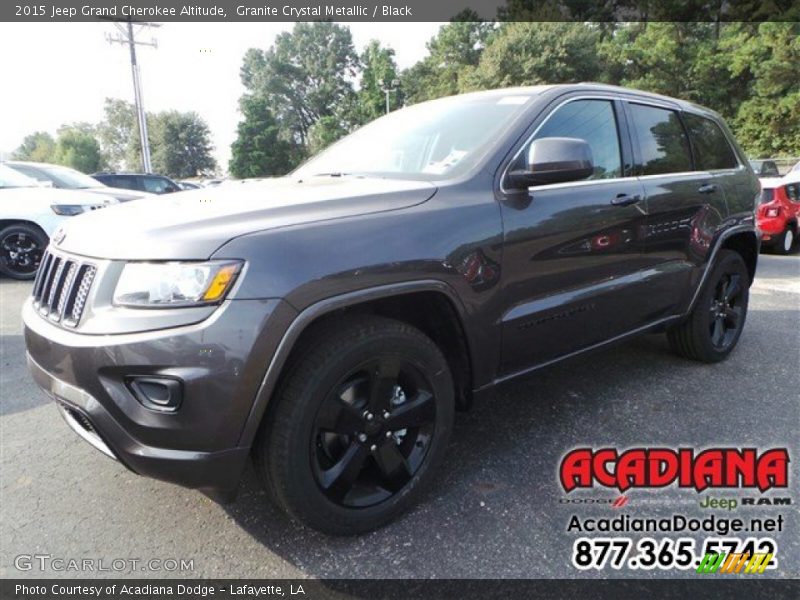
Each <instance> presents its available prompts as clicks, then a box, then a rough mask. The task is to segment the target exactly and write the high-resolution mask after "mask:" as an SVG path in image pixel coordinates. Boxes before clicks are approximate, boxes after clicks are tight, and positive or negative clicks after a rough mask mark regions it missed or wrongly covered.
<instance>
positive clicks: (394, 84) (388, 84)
mask: <svg viewBox="0 0 800 600" xmlns="http://www.w3.org/2000/svg"><path fill="white" fill-rule="evenodd" d="M378 85H379V86H381V91H382V92H383V93H384V94H386V114H387V115H388V114H389V94H391V93H392V92H396V91H397V90H398V89H399V88H400V80H399V79H392V80H391V81H387V80H385V79H378Z"/></svg>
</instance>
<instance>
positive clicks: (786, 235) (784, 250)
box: [773, 225, 795, 254]
mask: <svg viewBox="0 0 800 600" xmlns="http://www.w3.org/2000/svg"><path fill="white" fill-rule="evenodd" d="M794 242H795V235H794V228H793V227H792V226H791V225H787V226H786V231H784V232H783V233H782V234H781V235H780V236H778V237H777V238H775V242H774V244H773V248H774V249H775V252H777V253H778V254H789V253H790V252H791V251H792V248H794Z"/></svg>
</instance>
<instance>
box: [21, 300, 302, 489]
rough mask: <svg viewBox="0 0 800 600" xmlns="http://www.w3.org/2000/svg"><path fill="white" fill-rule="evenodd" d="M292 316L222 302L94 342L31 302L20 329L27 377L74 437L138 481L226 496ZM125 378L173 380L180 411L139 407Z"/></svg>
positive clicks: (273, 306) (281, 309)
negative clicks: (169, 325)
mask: <svg viewBox="0 0 800 600" xmlns="http://www.w3.org/2000/svg"><path fill="white" fill-rule="evenodd" d="M293 314H294V311H293V309H290V308H289V307H288V305H286V304H285V303H284V302H282V301H280V300H252V301H250V300H243V301H229V302H228V303H226V304H225V305H223V306H221V307H220V308H219V310H218V311H217V313H215V315H214V317H212V318H210V319H207V320H206V321H204V322H202V323H198V324H196V325H191V326H187V327H181V328H174V329H167V330H161V331H153V332H144V333H137V334H125V335H106V336H92V335H85V334H80V333H76V332H74V331H67V330H65V329H62V328H60V327H58V326H56V325H54V324H52V323H49V322H48V321H46V320H45V319H43V318H42V317H41V316H39V315H38V314H37V313H36V311H35V310H34V309H33V307H32V306H31V303H30V301H28V302H26V304H25V307H24V309H23V321H24V323H25V342H26V346H27V349H28V366H29V369H30V371H31V374H32V375H33V378H34V380H35V381H36V383H37V384H38V385H39V386H40V387H41V388H42V389H43V390H44V391H45V392H46V393H47V394H48V395H49V396H50V397H51V398H53V399H54V400H55V401H56V404H57V406H58V407H59V411H60V412H61V414H62V416H63V417H64V419H65V420H66V422H67V424H68V425H69V426H70V427H71V428H72V429H73V430H74V431H75V432H76V433H77V434H78V435H80V436H81V437H82V438H83V439H84V440H86V441H87V442H89V443H90V444H91V445H92V446H94V447H95V448H97V449H98V450H100V451H101V452H103V453H104V454H106V455H108V456H111V457H113V458H116V459H117V460H119V461H120V462H121V463H123V464H124V465H125V466H127V467H128V468H129V469H131V470H132V471H134V472H136V473H138V474H140V475H145V476H148V477H153V478H156V479H161V480H164V481H169V482H172V483H177V484H179V485H183V486H186V487H190V488H197V489H200V490H202V491H204V492H205V493H207V494H209V495H211V496H214V497H217V498H227V497H229V496H230V494H231V493H232V492H233V491H234V490H235V489H236V487H237V485H238V482H239V479H240V477H241V474H242V472H243V470H244V466H245V464H246V459H247V456H248V452H249V447H248V446H247V445H245V444H240V441H241V439H242V431H243V430H244V428H245V426H246V425H247V423H248V418H250V413H251V408H252V404H253V401H254V398H255V397H256V395H257V392H258V389H259V386H260V385H261V382H262V380H263V377H264V373H265V371H266V368H267V365H268V364H269V359H270V358H271V356H272V354H273V353H274V351H275V347H276V346H277V343H278V342H279V341H280V333H282V331H283V328H284V326H285V325H284V324H283V321H284V319H286V320H287V321H288V320H289V319H290V318H291V316H292V315H293ZM266 331H275V333H276V335H264V333H263V332H266ZM131 375H145V376H169V377H173V378H178V379H180V380H181V382H182V385H183V390H184V396H183V403H182V405H181V407H180V409H179V410H178V411H177V412H175V413H166V414H165V413H160V412H157V411H153V410H151V409H148V408H147V407H145V406H143V405H142V404H140V403H139V401H138V400H136V397H135V396H134V394H133V393H132V392H131V390H130V389H129V387H128V385H126V378H127V377H129V376H131Z"/></svg>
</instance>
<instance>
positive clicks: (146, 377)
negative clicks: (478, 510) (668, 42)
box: [24, 84, 759, 534]
mask: <svg viewBox="0 0 800 600" xmlns="http://www.w3.org/2000/svg"><path fill="white" fill-rule="evenodd" d="M758 194H759V187H758V182H757V180H756V178H755V176H754V174H753V172H752V170H751V168H750V167H749V166H748V164H747V161H746V160H745V157H744V156H743V154H742V152H741V150H740V149H739V148H738V147H737V146H736V144H735V143H734V141H733V139H732V136H731V134H730V133H729V131H728V129H727V128H726V126H725V124H724V123H723V122H722V121H721V119H720V118H719V117H718V116H717V115H716V114H714V113H712V112H710V111H708V110H706V109H703V108H700V107H698V106H695V105H692V104H688V103H685V102H681V101H677V100H672V99H669V98H665V97H661V96H654V95H650V94H644V93H639V92H635V91H631V90H625V89H621V88H615V87H607V86H601V85H593V84H592V85H588V84H578V85H568V86H543V87H533V88H519V89H507V90H497V91H491V92H481V93H476V94H469V95H463V96H456V97H452V98H446V99H442V100H436V101H433V102H428V103H424V104H419V105H416V106H412V107H410V108H405V109H402V110H399V111H397V112H394V113H392V114H390V115H389V116H386V117H384V118H382V119H379V120H377V121H375V122H374V123H372V124H370V125H367V126H365V127H363V128H362V129H360V130H358V131H357V132H355V133H354V134H352V135H350V136H349V137H347V138H345V139H344V140H342V141H340V142H339V143H337V144H335V145H334V146H332V147H331V148H329V149H328V150H326V151H324V152H323V153H322V154H320V155H319V156H317V157H315V158H313V159H311V160H310V161H309V162H308V163H306V164H305V165H303V166H302V167H301V168H300V169H298V170H297V171H295V172H294V173H292V174H290V175H289V176H287V177H284V178H280V179H276V180H272V181H267V182H249V183H242V184H239V185H238V186H236V187H234V186H225V187H219V188H215V189H204V190H198V191H196V192H186V193H182V194H179V195H177V196H175V197H174V198H169V199H163V198H159V199H157V200H140V201H137V202H133V203H129V204H127V205H122V206H119V207H115V208H113V209H109V210H106V211H100V212H98V213H96V214H91V215H87V216H83V217H79V218H76V219H75V220H74V221H72V222H70V223H69V225H68V226H67V227H65V229H64V230H63V231H62V232H61V234H60V235H56V236H55V237H54V240H53V242H52V244H51V247H50V248H49V250H48V252H47V254H46V256H45V258H44V260H43V262H42V264H41V267H40V270H39V275H38V277H37V280H36V282H35V285H34V290H33V295H32V297H31V298H30V300H29V301H28V302H27V303H26V305H25V308H24V321H25V337H26V343H27V348H28V353H29V363H30V369H31V371H32V373H33V375H34V377H35V379H36V381H37V382H38V383H39V385H40V386H41V387H42V388H44V389H45V390H46V391H47V392H48V393H49V394H50V395H51V396H52V397H53V398H54V400H55V403H56V405H57V406H58V408H59V410H60V411H61V412H62V414H63V416H64V418H65V419H66V421H67V423H68V424H69V425H70V426H71V427H72V428H73V429H74V430H75V431H76V432H77V433H78V434H79V435H80V436H82V437H83V438H85V439H86V440H87V441H89V442H90V443H91V444H92V445H94V446H95V447H96V448H98V449H100V450H101V451H103V452H105V453H106V454H108V455H110V456H112V457H114V458H116V459H118V460H119V461H120V462H121V463H123V464H124V465H125V466H127V467H129V468H130V469H132V470H133V471H135V472H136V473H140V474H142V475H148V476H152V477H157V478H159V479H164V480H167V481H172V482H176V483H179V484H182V485H185V486H189V487H193V488H199V489H202V490H203V491H205V492H206V493H208V494H210V495H212V496H215V497H219V498H230V497H231V496H232V495H233V493H234V492H235V490H236V488H237V486H238V483H239V480H240V477H241V474H242V472H243V470H244V467H245V464H246V460H247V459H248V457H250V456H252V457H253V459H254V461H255V466H256V470H257V471H258V473H259V474H260V476H261V477H262V478H263V480H264V482H265V485H266V487H267V489H268V491H269V495H270V496H271V498H272V499H273V500H274V502H276V503H277V504H278V505H279V506H281V507H283V508H284V509H285V510H286V511H287V512H288V513H290V514H291V515H293V516H294V517H296V518H298V519H300V520H301V521H303V522H305V523H307V524H309V525H311V526H312V527H315V528H317V529H320V530H323V531H326V532H331V533H337V534H348V533H355V532H362V531H367V530H369V529H372V528H375V527H378V526H380V525H382V524H384V523H386V522H387V521H389V520H390V519H392V518H393V517H395V516H396V515H397V514H398V513H399V512H400V511H401V510H403V509H404V508H406V507H408V506H409V505H410V504H411V503H412V502H413V501H414V499H415V498H416V497H417V496H418V495H419V493H420V491H421V489H422V488H423V487H424V486H425V484H426V483H428V482H430V480H431V478H432V477H433V473H434V470H435V468H436V467H437V466H438V465H439V463H440V462H441V461H442V458H443V455H444V454H445V446H446V444H447V441H448V437H449V434H450V430H451V426H452V423H453V418H454V410H455V408H456V407H457V406H466V405H468V404H469V402H470V400H471V399H472V398H473V397H474V396H476V395H478V394H480V393H483V392H486V391H488V390H490V389H492V388H493V387H494V386H495V385H497V384H499V383H501V382H504V381H506V380H509V379H512V378H514V377H517V376H520V375H523V374H525V373H528V372H530V371H532V370H534V369H537V368H540V367H542V366H544V365H547V364H550V363H552V362H554V361H556V360H559V359H563V358H565V357H569V356H572V355H574V354H576V353H578V352H581V351H585V350H589V349H594V348H597V347H599V346H601V345H603V344H606V343H609V342H613V341H617V340H620V339H623V338H625V337H627V336H630V335H632V334H637V333H643V332H649V331H659V330H661V331H666V333H667V335H668V336H669V340H670V342H671V344H672V347H673V348H674V349H675V350H676V351H677V352H679V353H680V354H682V355H684V356H686V357H689V358H693V359H697V360H701V361H706V362H714V361H718V360H721V359H723V358H725V356H727V355H728V353H729V352H730V351H731V350H732V349H733V347H734V346H735V345H736V343H737V340H738V339H739V336H740V334H741V332H742V327H743V326H744V322H745V316H746V312H747V300H748V289H749V286H750V282H751V281H752V279H753V275H754V272H755V268H756V259H757V255H758V244H759V242H758V238H759V236H758V235H757V232H756V226H755V223H754V207H755V204H756V202H757V199H758ZM156 203H157V204H158V206H157V207H156V206H155V204H156ZM532 401H535V399H532Z"/></svg>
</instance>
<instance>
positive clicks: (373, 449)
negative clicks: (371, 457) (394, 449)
mask: <svg viewBox="0 0 800 600" xmlns="http://www.w3.org/2000/svg"><path fill="white" fill-rule="evenodd" d="M369 449H370V450H372V451H373V452H375V450H377V449H378V447H377V446H376V445H375V444H372V446H370V447H369Z"/></svg>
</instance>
